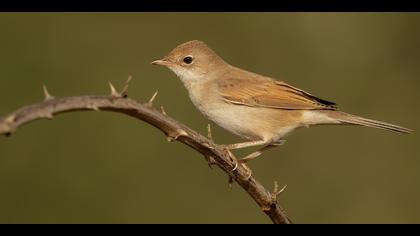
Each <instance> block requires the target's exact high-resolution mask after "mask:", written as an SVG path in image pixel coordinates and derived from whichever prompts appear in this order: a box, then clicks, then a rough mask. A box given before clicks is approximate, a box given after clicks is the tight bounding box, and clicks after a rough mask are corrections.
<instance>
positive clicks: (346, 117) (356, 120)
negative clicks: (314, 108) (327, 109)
mask: <svg viewBox="0 0 420 236" xmlns="http://www.w3.org/2000/svg"><path fill="white" fill-rule="evenodd" d="M330 114H331V115H330V117H332V118H335V119H337V120H338V121H340V122H342V123H345V124H353V125H362V126H367V127H372V128H378V129H384V130H390V131H394V132H397V133H405V134H409V133H412V132H413V130H411V129H408V128H404V127H401V126H398V125H393V124H389V123H385V122H382V121H377V120H371V119H367V118H363V117H360V116H355V115H351V114H347V113H344V112H339V111H334V113H332V112H331V113H330Z"/></svg>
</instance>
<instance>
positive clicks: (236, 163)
mask: <svg viewBox="0 0 420 236" xmlns="http://www.w3.org/2000/svg"><path fill="white" fill-rule="evenodd" d="M224 149H225V151H226V152H227V154H228V156H229V158H230V160H231V162H232V165H233V168H232V170H231V171H232V172H233V171H237V170H238V167H239V165H241V166H242V167H243V168H244V169H245V171H246V172H247V175H246V178H245V180H248V179H250V178H251V176H252V170H251V169H250V168H249V167H248V166H247V165H246V160H243V158H242V159H239V160H238V159H237V158H236V157H235V155H234V154H233V153H232V152H231V151H230V149H229V148H227V147H224ZM230 182H231V181H229V183H230Z"/></svg>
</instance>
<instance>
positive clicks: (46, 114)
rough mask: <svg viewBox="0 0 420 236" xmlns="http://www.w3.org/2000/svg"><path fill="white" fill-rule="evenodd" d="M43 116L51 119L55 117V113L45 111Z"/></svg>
mask: <svg viewBox="0 0 420 236" xmlns="http://www.w3.org/2000/svg"><path fill="white" fill-rule="evenodd" d="M42 117H43V118H47V119H49V120H51V119H53V118H54V115H53V114H52V113H45V114H43V115H42Z"/></svg>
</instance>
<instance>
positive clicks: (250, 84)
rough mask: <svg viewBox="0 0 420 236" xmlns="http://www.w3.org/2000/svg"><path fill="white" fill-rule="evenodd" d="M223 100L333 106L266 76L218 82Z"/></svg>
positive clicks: (285, 106)
mask: <svg viewBox="0 0 420 236" xmlns="http://www.w3.org/2000/svg"><path fill="white" fill-rule="evenodd" d="M218 86H219V91H221V95H222V97H223V99H225V101H226V102H229V103H232V104H238V105H245V106H251V107H267V108H277V109H288V110H307V109H308V110H320V109H326V110H336V104H335V103H333V102H329V101H326V100H323V99H320V98H317V97H315V96H313V95H311V94H309V93H307V92H305V91H303V90H300V89H298V88H295V87H293V86H290V85H288V84H286V83H284V82H282V81H276V80H271V79H269V78H265V77H263V78H261V77H259V78H252V79H237V78H229V79H228V80H223V81H220V82H219V83H218Z"/></svg>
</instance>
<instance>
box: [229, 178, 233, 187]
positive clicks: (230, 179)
mask: <svg viewBox="0 0 420 236" xmlns="http://www.w3.org/2000/svg"><path fill="white" fill-rule="evenodd" d="M228 184H229V188H232V185H233V178H232V176H229V179H228Z"/></svg>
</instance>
